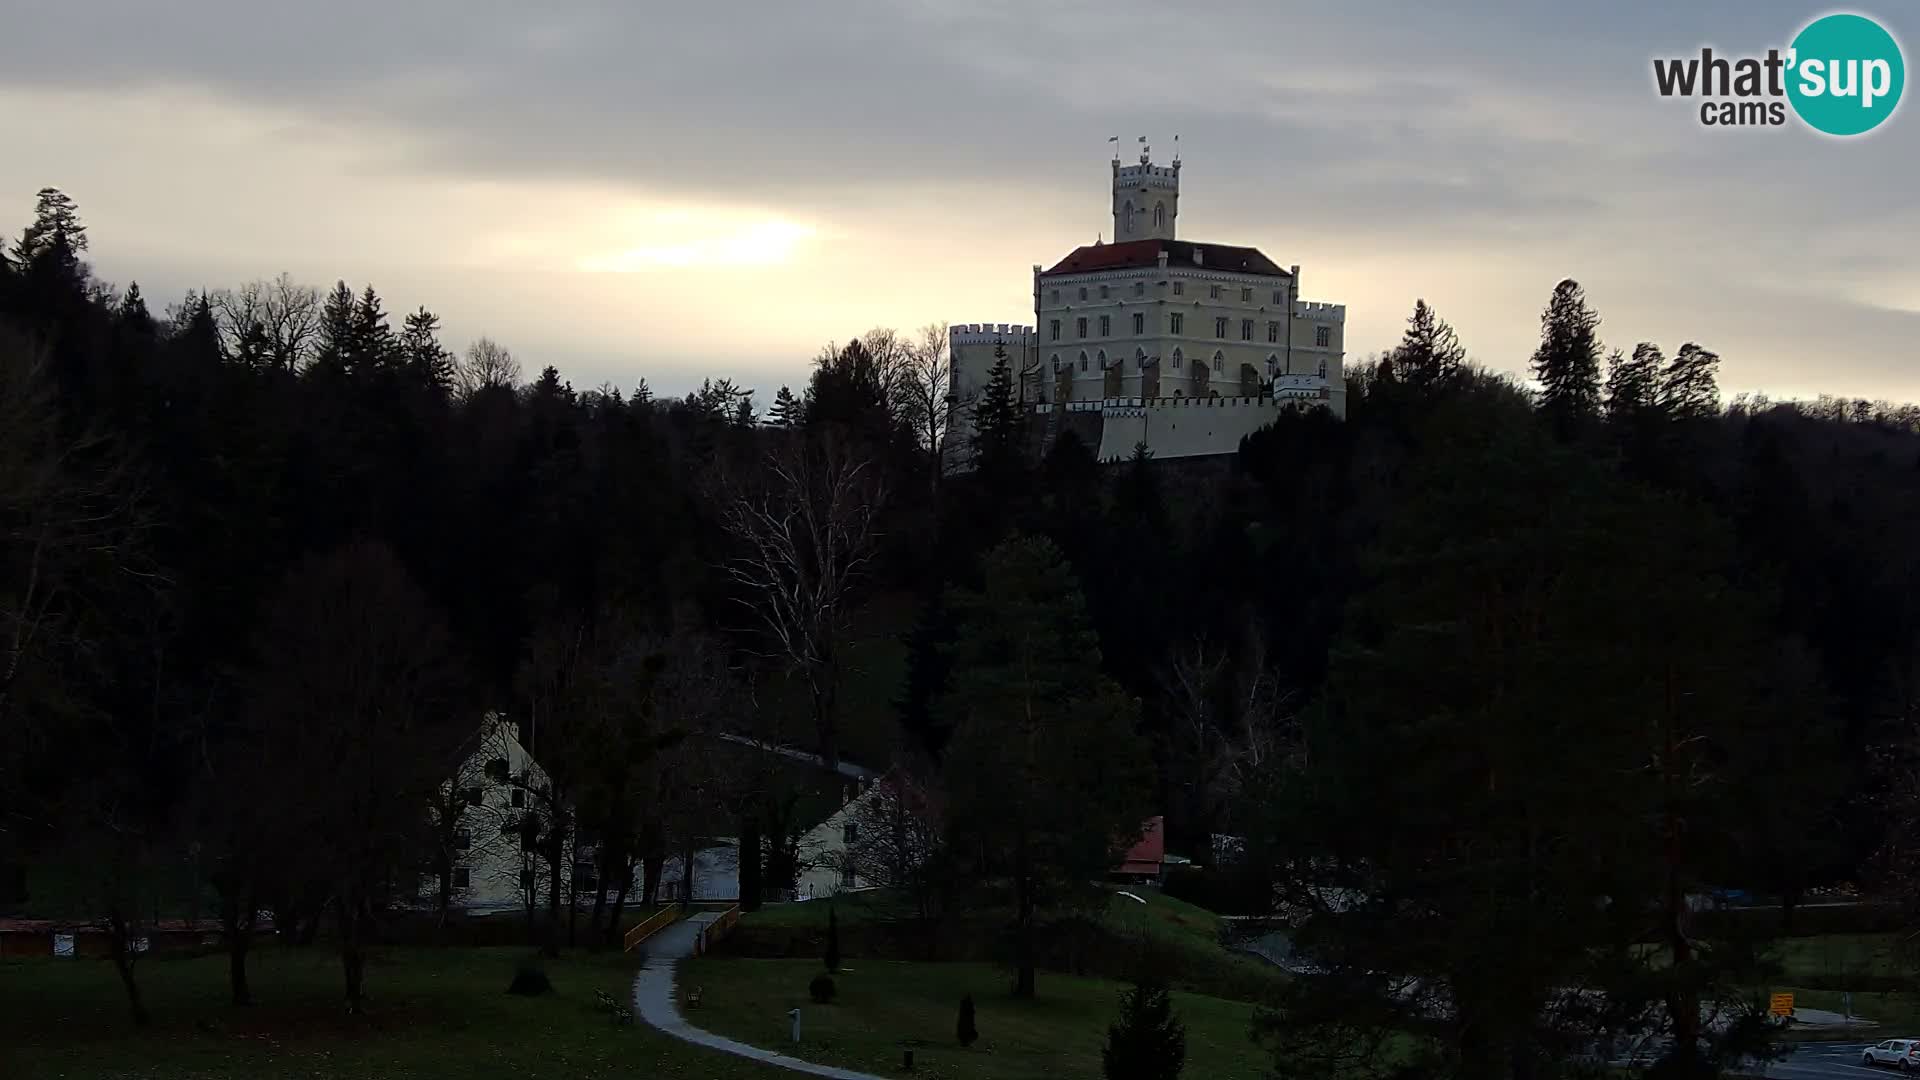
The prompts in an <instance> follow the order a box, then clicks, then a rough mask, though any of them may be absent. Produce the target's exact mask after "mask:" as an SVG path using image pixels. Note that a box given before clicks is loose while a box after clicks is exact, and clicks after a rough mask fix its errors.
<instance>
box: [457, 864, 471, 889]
mask: <svg viewBox="0 0 1920 1080" xmlns="http://www.w3.org/2000/svg"><path fill="white" fill-rule="evenodd" d="M472 884H473V871H471V870H469V869H467V868H466V867H464V866H456V867H454V868H453V887H454V888H456V889H464V888H466V887H468V886H469V885H472Z"/></svg>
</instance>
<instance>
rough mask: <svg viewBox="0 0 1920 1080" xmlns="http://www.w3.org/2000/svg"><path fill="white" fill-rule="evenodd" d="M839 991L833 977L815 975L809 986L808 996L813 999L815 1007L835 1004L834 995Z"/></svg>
mask: <svg viewBox="0 0 1920 1080" xmlns="http://www.w3.org/2000/svg"><path fill="white" fill-rule="evenodd" d="M838 990H839V988H838V987H836V986H834V985H833V976H831V975H815V976H814V977H813V981H812V982H810V983H808V984H807V996H808V997H811V998H812V999H813V1003H814V1004H815V1005H831V1004H833V995H834V994H835V993H837V992H838Z"/></svg>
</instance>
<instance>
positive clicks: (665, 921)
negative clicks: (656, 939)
mask: <svg viewBox="0 0 1920 1080" xmlns="http://www.w3.org/2000/svg"><path fill="white" fill-rule="evenodd" d="M679 917H680V905H678V904H669V905H668V906H666V907H663V908H661V909H660V910H659V911H656V912H654V913H653V914H651V915H649V916H647V917H646V918H645V919H642V920H641V921H640V922H639V923H637V924H636V925H635V926H634V927H633V929H631V930H629V931H627V937H626V943H625V944H626V948H625V951H626V952H632V951H633V950H635V949H637V948H639V947H640V943H641V942H643V941H645V940H647V939H648V938H650V937H652V936H653V935H654V934H657V933H659V932H660V931H662V930H664V929H666V928H667V927H669V926H672V925H673V922H674V920H675V919H678V918H679Z"/></svg>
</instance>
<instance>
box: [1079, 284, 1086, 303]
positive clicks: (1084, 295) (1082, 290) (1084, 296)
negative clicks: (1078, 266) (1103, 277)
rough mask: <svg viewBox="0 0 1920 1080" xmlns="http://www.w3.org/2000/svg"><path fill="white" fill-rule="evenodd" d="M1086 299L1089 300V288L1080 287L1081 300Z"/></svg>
mask: <svg viewBox="0 0 1920 1080" xmlns="http://www.w3.org/2000/svg"><path fill="white" fill-rule="evenodd" d="M1086 298H1087V287H1086V286H1085V285H1082V286H1080V299H1082V300H1085V299H1086Z"/></svg>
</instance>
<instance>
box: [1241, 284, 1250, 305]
mask: <svg viewBox="0 0 1920 1080" xmlns="http://www.w3.org/2000/svg"><path fill="white" fill-rule="evenodd" d="M1240 300H1241V302H1243V303H1246V302H1251V301H1252V300H1253V290H1252V289H1251V288H1247V289H1241V290H1240Z"/></svg>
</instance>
